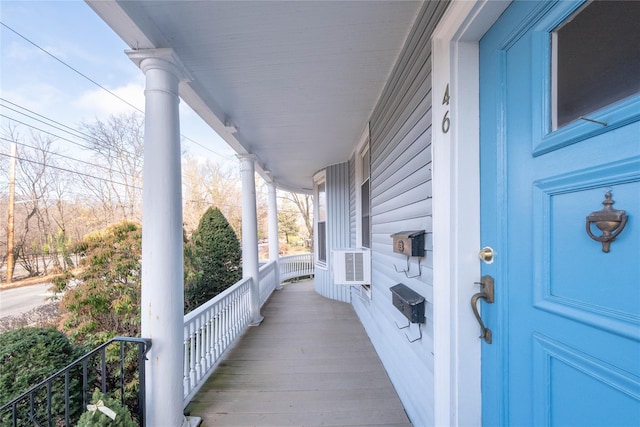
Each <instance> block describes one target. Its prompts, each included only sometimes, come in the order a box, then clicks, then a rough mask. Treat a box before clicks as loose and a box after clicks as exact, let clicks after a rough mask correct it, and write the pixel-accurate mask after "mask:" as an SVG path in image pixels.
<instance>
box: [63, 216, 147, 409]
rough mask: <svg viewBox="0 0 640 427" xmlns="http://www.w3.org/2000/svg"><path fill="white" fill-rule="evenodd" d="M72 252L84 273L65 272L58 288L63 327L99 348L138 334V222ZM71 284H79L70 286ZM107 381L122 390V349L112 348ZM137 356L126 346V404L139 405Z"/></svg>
mask: <svg viewBox="0 0 640 427" xmlns="http://www.w3.org/2000/svg"><path fill="white" fill-rule="evenodd" d="M74 252H75V253H78V254H80V255H81V257H82V258H81V262H80V265H81V267H82V271H81V272H80V273H79V274H77V275H76V276H75V277H74V276H73V275H71V274H67V275H65V276H63V277H62V279H61V280H60V281H58V282H56V283H54V285H55V286H56V290H57V291H58V292H62V291H65V294H64V296H63V297H62V300H61V303H60V309H61V311H62V316H63V323H62V328H63V329H64V331H65V332H67V333H68V334H69V336H70V337H71V339H73V340H74V342H75V343H77V344H80V345H83V346H85V347H87V348H95V347H97V346H99V345H102V344H103V343H105V342H107V341H108V340H110V339H111V338H113V337H115V336H128V337H139V336H140V298H141V265H142V264H141V257H142V231H141V227H140V225H138V224H135V223H132V222H126V221H124V222H120V223H118V224H113V225H111V226H109V227H107V228H105V229H104V230H101V231H99V232H96V233H92V234H90V235H88V236H86V237H85V238H84V239H83V240H82V241H81V242H80V243H78V244H77V245H76V246H75V248H74ZM73 283H75V284H76V286H71V285H72V284H73ZM105 354H106V362H107V364H106V368H107V369H106V372H101V369H99V370H98V371H97V372H96V375H98V376H99V377H104V378H105V382H106V384H107V388H108V390H111V389H119V388H120V380H119V378H120V373H121V372H120V363H119V360H120V351H119V345H117V344H114V345H111V346H108V347H107V349H106V351H105ZM137 362H138V353H137V347H136V346H127V347H126V350H125V363H124V379H125V384H124V392H125V401H126V402H127V404H128V405H129V406H130V407H131V408H133V410H134V411H135V408H136V407H137V405H138V403H137V401H138V390H139V381H138V364H137Z"/></svg>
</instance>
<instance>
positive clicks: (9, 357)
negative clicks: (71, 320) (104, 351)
mask: <svg viewBox="0 0 640 427" xmlns="http://www.w3.org/2000/svg"><path fill="white" fill-rule="evenodd" d="M83 354H84V351H83V350H82V349H81V348H80V347H77V346H75V345H73V344H72V343H71V342H70V341H69V339H68V338H67V336H66V335H64V334H63V333H61V332H60V331H57V330H56V329H53V328H20V329H14V330H11V331H8V332H5V333H3V334H0V404H4V403H6V402H8V401H10V400H12V399H13V398H15V397H17V396H18V395H20V394H21V393H24V392H25V391H27V390H29V389H30V388H31V387H33V386H34V385H36V384H38V383H39V382H41V381H43V380H45V379H46V378H48V377H49V376H51V375H53V374H55V373H56V372H57V371H59V370H60V369H62V368H64V367H65V366H67V365H69V364H70V363H71V362H73V361H74V360H76V359H78V358H79V357H81V356H82V355H83ZM78 370H79V369H78ZM78 373H79V372H73V371H72V375H71V376H70V383H69V390H70V394H71V396H70V399H71V408H70V411H71V412H70V415H71V418H72V419H77V417H78V416H79V415H80V413H81V412H82V408H81V402H82V384H81V382H80V381H81V378H82V377H81V375H80V374H78ZM74 374H78V375H74ZM27 403H28V399H27ZM34 406H35V408H36V419H37V420H39V421H40V422H41V423H42V422H43V420H45V419H46V410H47V408H46V406H47V405H46V388H44V389H43V390H42V391H41V392H38V393H37V394H36V396H35V405H34ZM51 406H52V414H53V416H54V419H55V420H63V419H64V413H65V412H64V378H62V379H59V380H56V381H55V382H54V383H53V386H52V405H51ZM27 411H28V405H27V404H24V405H19V406H18V418H19V419H20V420H22V422H19V423H18V425H22V423H27V413H28V412H27ZM0 417H2V420H1V421H0V423H1V424H2V425H9V422H10V418H8V417H10V414H6V413H5V414H0ZM54 424H55V423H54ZM30 425H33V423H30Z"/></svg>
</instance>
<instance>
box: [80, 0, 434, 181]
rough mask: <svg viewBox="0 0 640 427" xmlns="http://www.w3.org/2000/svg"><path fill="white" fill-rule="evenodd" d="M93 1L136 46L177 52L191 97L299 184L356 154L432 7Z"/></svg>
mask: <svg viewBox="0 0 640 427" xmlns="http://www.w3.org/2000/svg"><path fill="white" fill-rule="evenodd" d="M87 1H88V3H89V5H90V6H91V7H92V8H93V9H94V10H95V11H96V12H97V13H98V14H99V15H100V16H101V17H102V19H103V20H105V22H107V24H109V25H110V26H111V27H112V28H113V29H114V31H115V32H116V33H117V34H118V35H119V36H120V37H121V38H122V39H123V40H124V41H125V42H126V43H127V44H128V45H129V46H130V47H131V48H140V49H141V48H166V47H168V48H172V49H174V52H175V54H176V56H177V57H178V58H179V59H180V60H181V61H182V63H183V65H184V66H185V68H186V69H187V70H188V72H189V74H190V78H191V81H189V82H185V83H183V84H181V87H180V96H181V97H182V99H183V100H184V102H187V103H188V104H189V105H190V106H191V107H192V108H193V109H194V110H195V111H196V112H197V113H198V114H200V115H201V116H202V117H203V118H204V120H205V121H206V122H207V123H208V124H209V125H210V126H212V127H213V128H214V129H215V130H216V131H217V132H218V133H219V134H220V135H221V136H222V138H223V139H225V140H226V141H227V143H229V144H230V145H231V146H232V147H233V148H234V149H235V150H236V151H237V152H239V153H246V152H250V153H253V154H255V155H257V156H258V159H259V161H258V163H259V165H258V170H259V171H260V172H264V171H270V172H271V176H272V177H273V180H274V181H275V182H276V184H277V185H278V186H279V187H281V188H285V189H289V190H294V191H304V190H305V189H307V190H308V189H309V188H310V187H311V184H312V181H311V178H312V175H313V174H314V173H315V172H316V171H318V170H320V169H322V168H323V167H325V166H327V165H331V164H335V163H340V162H343V161H346V160H347V159H348V158H349V156H350V154H351V152H352V151H353V148H354V146H355V144H356V142H357V140H358V138H359V137H360V135H361V133H362V131H363V130H364V129H365V126H366V124H367V121H368V119H369V117H370V115H371V113H372V111H373V108H374V106H375V104H376V102H377V100H378V97H379V95H380V93H381V92H382V89H383V88H384V85H385V84H386V81H387V78H388V77H389V75H390V73H391V70H392V67H393V65H394V63H395V61H396V59H397V57H398V55H399V53H400V50H401V48H402V46H403V44H404V41H405V39H406V37H407V35H408V33H409V30H410V28H411V26H412V25H413V22H414V20H415V18H416V16H417V14H418V11H419V9H420V5H421V2H414V1H103V0H87ZM227 121H231V122H232V123H233V124H235V125H236V126H237V128H238V129H239V130H238V132H237V133H235V134H233V133H230V132H229V131H228V130H227V129H226V128H225V126H224V124H225V122H227ZM262 175H263V176H265V177H267V176H266V175H265V174H264V173H262ZM267 178H268V177H267Z"/></svg>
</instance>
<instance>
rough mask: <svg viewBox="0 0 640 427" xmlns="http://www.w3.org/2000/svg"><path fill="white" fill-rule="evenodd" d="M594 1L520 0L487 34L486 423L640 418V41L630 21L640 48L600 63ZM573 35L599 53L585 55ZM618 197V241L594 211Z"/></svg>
mask: <svg viewBox="0 0 640 427" xmlns="http://www.w3.org/2000/svg"><path fill="white" fill-rule="evenodd" d="M600 3H602V4H600ZM606 3H617V2H594V5H595V6H597V7H608V6H606ZM631 3H632V2H631ZM590 4H591V3H585V4H580V2H533V1H523V2H514V3H513V4H511V5H510V6H509V8H508V9H507V10H506V11H505V12H504V13H503V15H502V16H501V17H500V18H499V20H498V21H497V22H496V23H495V24H494V25H493V27H492V28H491V29H490V30H489V31H488V32H487V33H486V34H485V36H484V37H483V39H482V40H481V43H480V111H481V125H480V126H481V138H480V139H481V148H480V152H481V182H480V184H481V186H480V192H481V243H482V246H490V247H492V248H493V249H494V254H495V256H494V262H493V263H491V264H483V274H486V275H491V276H492V277H493V278H494V279H495V303H494V304H485V303H483V306H482V318H483V321H484V323H485V325H486V326H487V327H488V328H491V329H492V331H493V340H492V343H491V344H488V343H486V342H483V344H482V399H483V424H484V425H485V426H493V425H509V426H524V425H531V426H545V425H554V426H639V425H640V121H639V120H640V84H639V83H638V82H640V73H635V75H634V73H633V70H635V68H633V67H635V66H636V65H634V64H636V63H637V62H638V61H640V48H639V47H638V40H640V39H637V38H635V37H636V36H635V33H633V31H634V29H633V28H631V34H628V31H627V30H624V31H622V34H618V35H617V36H616V37H618V40H622V39H624V37H625V34H626V37H631V38H633V44H635V48H636V50H635V54H634V55H635V56H634V55H629V57H628V60H627V59H624V60H623V61H620V59H619V58H618V59H611V58H607V57H605V58H604V59H602V58H600V59H596V58H595V56H596V55H597V54H598V52H597V51H598V50H601V49H602V46H599V45H598V43H600V42H601V41H600V40H594V39H593V37H594V36H593V35H589V32H588V31H589V28H585V29H583V28H579V27H580V25H583V24H581V22H583V21H585V19H583V17H585V16H588V15H594V16H600V15H602V13H601V12H598V11H596V12H595V13H594V12H593V9H586V8H587V7H591V6H589V5H590ZM637 10H638V9H637V8H635V7H632V5H631V6H630V8H629V9H628V11H627V12H626V14H631V15H635V14H637ZM583 12H584V15H583V16H582V17H581V16H580V13H583ZM607 13H608V12H607ZM624 14H625V11H623V13H622V15H624ZM577 17H579V18H577ZM620 19H622V18H620ZM632 19H634V20H635V22H636V24H635V25H636V26H637V22H640V16H634V17H632ZM567 23H573V24H567ZM593 25H594V24H588V25H584V26H585V27H593ZM614 27H615V25H611V26H609V27H607V28H608V29H610V30H611V31H612V32H613V30H615V29H616V28H614ZM581 31H586V33H584V34H586V35H581V34H583V33H581ZM597 31H598V32H597V34H599V35H606V33H607V32H608V30H606V29H605V31H603V29H600V30H597ZM576 34H577V36H576ZM572 37H573V38H574V39H575V38H576V37H577V39H578V41H580V38H581V37H582V38H583V40H582V44H585V45H586V46H588V47H590V48H591V52H592V53H593V55H594V58H593V60H591V58H589V59H588V60H585V59H584V58H583V59H580V58H572V57H571V56H572V55H573V54H574V53H576V52H578V51H579V50H580V49H579V48H569V49H567V48H566V46H565V45H564V44H563V43H565V44H566V43H569V42H567V40H568V39H570V38H572ZM574 42H575V40H574ZM578 44H580V43H578ZM616 61H618V64H617V65H616V63H615V62H616ZM627 61H628V62H629V63H630V64H631V65H630V66H631V71H632V73H631V74H630V75H628V76H627V77H626V79H628V80H625V81H623V82H622V85H621V86H622V88H621V89H620V90H621V91H622V92H616V91H618V89H619V88H618V86H620V85H618V86H616V85H615V84H613V83H616V82H610V81H609V80H611V79H620V77H615V76H616V74H615V71H616V70H615V68H616V66H618V65H620V66H621V67H622V68H624V67H627V66H628V65H629V64H627V63H626V62H627ZM607 63H612V64H607ZM598 64H599V65H598ZM609 65H612V67H613V68H614V69H612V70H610V71H607V73H608V74H605V75H604V80H600V81H599V80H598V78H597V77H593V78H592V77H590V74H589V73H591V71H592V70H591V69H592V68H596V69H600V70H602V69H604V68H605V67H607V66H609ZM567 70H569V71H568V72H569V73H574V74H573V75H571V74H570V75H569V76H567V74H566V73H567ZM583 73H584V74H583ZM600 78H602V77H600ZM589 79H592V81H590V80H589ZM634 79H635V80H634ZM580 81H582V84H583V85H584V82H585V81H586V83H588V84H591V88H590V89H589V90H587V91H585V89H584V87H582V89H580V88H579V87H577V88H576V87H573V86H572V85H573V83H574V82H578V83H580ZM609 83H612V84H613V85H612V87H613V88H609V87H608V86H607V85H608V84H609ZM578 86H579V85H578ZM602 86H607V89H606V90H604V91H600V92H605V95H598V93H599V92H598V91H599V89H601V88H602ZM581 90H582V92H585V93H586V94H587V95H588V96H590V97H591V99H588V100H587V101H586V105H587V106H586V107H583V106H582V104H581V102H582V101H580V96H581V92H580V91H581ZM625 90H626V91H627V92H625ZM612 92H616V93H617V94H618V95H616V94H613V95H612V97H611V98H607V97H606V95H607V94H609V93H612ZM620 93H622V95H620ZM565 101H566V102H565ZM572 103H573V104H580V105H579V106H578V107H579V108H576V109H574V110H572V107H565V104H572ZM590 106H592V108H591V107H590ZM580 108H583V109H582V110H580ZM590 108H591V109H590ZM609 200H612V201H614V204H613V205H610V204H608V201H609ZM603 201H607V203H605V204H604V205H603ZM605 205H606V206H609V207H611V209H610V210H614V209H618V210H624V211H625V214H626V223H625V224H624V228H622V227H621V225H622V223H623V222H624V221H625V220H624V216H623V215H622V213H621V212H618V213H617V217H616V218H617V220H619V221H620V222H619V223H612V224H613V225H612V227H615V224H619V225H618V226H617V228H614V229H613V231H611V233H610V234H612V235H615V234H616V233H619V234H617V235H616V237H615V240H613V241H612V242H610V245H609V247H608V248H606V246H607V245H606V244H603V243H602V242H601V241H598V240H596V239H599V240H604V238H602V237H599V236H601V235H602V234H603V232H602V231H600V230H599V229H598V228H597V226H596V224H595V220H596V219H597V215H596V216H591V214H592V213H593V212H595V211H599V210H601V209H603V208H604V207H605ZM601 225H602V224H601ZM590 234H591V235H592V236H590ZM594 238H595V239H594ZM606 249H608V252H605V250H606Z"/></svg>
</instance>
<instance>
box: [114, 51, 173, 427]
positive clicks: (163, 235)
mask: <svg viewBox="0 0 640 427" xmlns="http://www.w3.org/2000/svg"><path fill="white" fill-rule="evenodd" d="M127 54H128V55H129V57H130V58H131V59H132V60H133V61H134V62H136V63H137V64H138V66H139V67H140V69H142V71H143V72H144V74H145V77H146V88H145V134H144V173H143V175H144V189H143V206H142V302H141V314H142V336H143V337H144V338H151V340H152V347H151V351H150V352H149V354H148V358H149V360H148V361H147V362H146V369H147V376H146V387H145V393H146V409H147V412H146V425H147V426H168V427H178V426H181V425H182V424H183V419H184V416H183V412H182V406H183V404H182V402H183V387H182V357H183V356H182V342H183V324H184V320H183V319H184V310H183V299H184V293H183V292H184V291H183V277H184V274H183V249H182V190H181V188H182V186H181V174H180V119H179V115H178V103H179V98H178V83H179V80H180V79H181V78H182V76H183V75H184V74H183V73H182V72H181V70H180V68H179V66H178V65H177V63H176V61H175V60H174V58H173V57H172V51H171V50H170V49H144V50H137V51H129V52H127Z"/></svg>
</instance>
